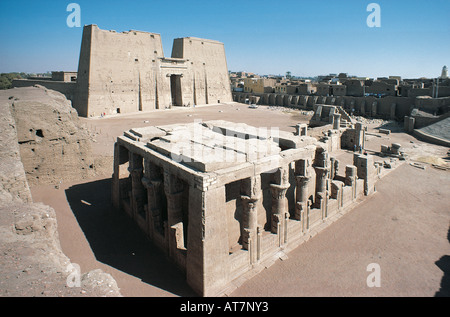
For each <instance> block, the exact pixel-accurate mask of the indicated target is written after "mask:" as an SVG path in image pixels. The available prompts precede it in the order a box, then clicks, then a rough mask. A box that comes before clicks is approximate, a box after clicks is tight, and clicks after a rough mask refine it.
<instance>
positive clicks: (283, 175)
mask: <svg viewBox="0 0 450 317" xmlns="http://www.w3.org/2000/svg"><path fill="white" fill-rule="evenodd" d="M288 171H289V170H288V169H287V168H284V167H282V168H279V169H278V171H277V172H276V178H277V179H276V182H277V183H275V184H270V190H271V192H272V218H271V232H272V233H276V234H280V236H284V232H283V231H284V225H285V224H284V223H285V215H286V213H287V204H286V203H287V199H286V192H287V190H288V188H289V187H290V184H289V175H288ZM280 231H281V232H280Z"/></svg>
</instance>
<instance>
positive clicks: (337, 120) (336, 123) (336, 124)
mask: <svg viewBox="0 0 450 317" xmlns="http://www.w3.org/2000/svg"><path fill="white" fill-rule="evenodd" d="M340 127H341V114H340V113H334V114H333V129H334V130H339V129H340Z"/></svg>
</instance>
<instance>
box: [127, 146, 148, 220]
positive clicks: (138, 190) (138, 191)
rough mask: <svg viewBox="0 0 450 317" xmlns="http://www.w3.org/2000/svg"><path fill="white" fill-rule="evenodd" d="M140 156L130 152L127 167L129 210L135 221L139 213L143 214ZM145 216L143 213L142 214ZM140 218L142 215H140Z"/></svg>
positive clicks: (143, 192)
mask: <svg viewBox="0 0 450 317" xmlns="http://www.w3.org/2000/svg"><path fill="white" fill-rule="evenodd" d="M142 163H143V158H142V156H140V155H138V154H135V153H132V152H130V165H129V167H128V169H129V172H130V174H131V199H130V202H131V210H132V217H133V218H135V219H136V217H137V216H138V214H139V213H142V212H144V195H146V194H147V193H145V188H144V186H143V185H142V177H143V171H144V169H143V166H142ZM144 215H145V213H144ZM141 216H142V215H141Z"/></svg>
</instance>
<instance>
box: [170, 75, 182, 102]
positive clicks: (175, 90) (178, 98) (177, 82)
mask: <svg viewBox="0 0 450 317" xmlns="http://www.w3.org/2000/svg"><path fill="white" fill-rule="evenodd" d="M170 92H171V96H172V106H183V97H182V94H181V75H170Z"/></svg>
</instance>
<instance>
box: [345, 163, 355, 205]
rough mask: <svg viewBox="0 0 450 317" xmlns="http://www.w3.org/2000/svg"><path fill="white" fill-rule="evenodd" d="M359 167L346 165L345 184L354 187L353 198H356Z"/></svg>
mask: <svg viewBox="0 0 450 317" xmlns="http://www.w3.org/2000/svg"><path fill="white" fill-rule="evenodd" d="M356 178H357V168H356V166H354V165H347V166H346V167H345V185H347V186H351V187H352V199H355V198H356Z"/></svg>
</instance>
